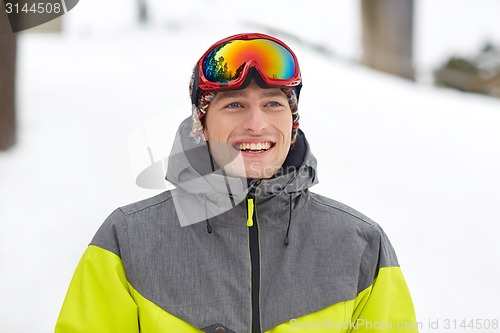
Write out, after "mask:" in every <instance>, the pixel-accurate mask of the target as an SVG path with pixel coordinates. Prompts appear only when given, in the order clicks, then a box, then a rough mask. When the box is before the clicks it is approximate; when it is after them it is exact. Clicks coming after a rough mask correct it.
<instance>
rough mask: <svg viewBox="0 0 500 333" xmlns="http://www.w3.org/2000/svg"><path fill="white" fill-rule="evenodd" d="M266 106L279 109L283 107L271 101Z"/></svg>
mask: <svg viewBox="0 0 500 333" xmlns="http://www.w3.org/2000/svg"><path fill="white" fill-rule="evenodd" d="M267 105H269V106H270V107H273V108H275V107H280V106H283V104H281V103H280V102H276V101H271V102H269V103H267Z"/></svg>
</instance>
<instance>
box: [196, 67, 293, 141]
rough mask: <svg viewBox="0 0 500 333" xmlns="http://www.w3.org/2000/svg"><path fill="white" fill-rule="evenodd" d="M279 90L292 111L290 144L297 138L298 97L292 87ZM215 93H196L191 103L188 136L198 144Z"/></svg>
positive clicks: (202, 138) (203, 137)
mask: <svg viewBox="0 0 500 333" xmlns="http://www.w3.org/2000/svg"><path fill="white" fill-rule="evenodd" d="M194 79H195V74H194V72H193V75H192V76H191V80H190V83H189V95H190V96H191V95H192V92H193V85H194ZM281 91H283V93H285V95H286V97H287V99H288V104H289V105H290V110H291V111H292V140H291V142H290V144H293V143H294V142H295V140H296V138H297V132H298V129H299V118H300V117H299V110H298V105H297V102H298V99H297V93H296V91H295V89H294V88H288V87H287V88H281ZM216 94H217V93H216V92H212V91H201V92H200V93H199V94H198V100H197V103H196V104H193V105H192V116H191V117H192V119H193V126H192V128H191V134H190V136H191V137H192V138H193V139H194V140H195V142H196V143H197V144H198V143H200V141H201V140H205V136H204V134H203V117H204V116H205V114H206V113H207V111H208V107H209V106H210V102H211V101H212V99H213V98H214V97H215V95H216Z"/></svg>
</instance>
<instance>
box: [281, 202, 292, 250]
mask: <svg viewBox="0 0 500 333" xmlns="http://www.w3.org/2000/svg"><path fill="white" fill-rule="evenodd" d="M289 208H290V209H289V213H288V227H287V228H286V236H285V240H284V242H283V243H284V244H285V245H288V243H289V242H288V232H289V231H290V224H291V223H292V195H291V194H290V207H289Z"/></svg>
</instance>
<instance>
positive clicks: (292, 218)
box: [55, 120, 418, 333]
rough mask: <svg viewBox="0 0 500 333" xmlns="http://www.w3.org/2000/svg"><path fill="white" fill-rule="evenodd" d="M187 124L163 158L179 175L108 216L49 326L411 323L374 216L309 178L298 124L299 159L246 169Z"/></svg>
mask: <svg viewBox="0 0 500 333" xmlns="http://www.w3.org/2000/svg"><path fill="white" fill-rule="evenodd" d="M189 129H190V123H189V120H186V121H184V122H183V123H182V124H181V126H180V128H179V131H178V132H177V135H176V139H175V142H174V146H173V148H172V153H171V155H170V158H169V161H168V171H167V179H168V180H169V181H170V182H172V183H173V184H174V185H176V189H175V190H171V191H166V192H164V193H161V194H159V195H157V196H154V197H152V198H149V199H146V200H143V201H140V202H137V203H134V204H131V205H127V206H124V207H120V208H118V209H116V210H115V211H114V212H113V213H112V214H111V215H110V216H109V217H108V218H107V219H106V221H105V222H104V223H103V224H102V226H101V227H100V229H99V230H98V231H97V233H96V235H95V236H94V238H93V239H92V241H91V243H90V245H89V246H88V248H87V249H86V251H85V253H84V254H83V257H82V258H81V260H80V262H79V264H78V266H77V268H76V271H75V273H74V276H73V278H72V281H71V283H70V286H69V289H68V292H67V295H66V298H65V300H64V304H63V306H62V309H61V312H60V315H59V318H58V321H57V324H56V329H55V332H56V333H77V332H78V333H82V332H89V333H100V332H119V333H137V332H144V333H153V332H158V333H159V332H164V333H195V332H216V333H223V332H227V333H229V332H237V333H248V332H251V333H255V332H268V333H285V332H389V331H390V332H417V331H418V329H417V328H418V326H417V323H416V319H415V314H414V308H413V304H412V300H411V297H410V293H409V291H408V287H407V285H406V282H405V279H404V277H403V274H402V272H401V269H400V267H399V265H398V261H397V258H396V254H395V252H394V249H393V248H392V246H391V244H390V242H389V240H388V238H387V236H386V234H385V233H384V231H383V230H382V228H381V227H380V226H379V225H378V224H376V223H375V222H373V221H372V220H370V219H369V218H367V217H366V216H364V215H362V214H361V213H359V212H357V211H356V210H354V209H352V208H350V207H348V206H346V205H344V204H341V203H339V202H337V201H334V200H332V199H328V198H326V197H324V196H321V195H318V194H315V193H313V192H311V191H310V190H309V188H310V187H311V186H312V185H314V184H316V183H317V176H316V170H317V166H316V159H315V158H314V156H313V154H312V153H311V150H310V147H309V145H308V143H307V140H306V139H305V136H304V134H303V133H302V132H300V133H299V139H297V142H296V143H295V144H294V147H293V148H292V149H291V151H290V153H289V157H288V158H287V161H289V160H291V161H292V162H291V164H293V163H294V162H293V159H294V158H295V159H296V160H297V156H299V158H298V160H299V162H298V164H297V166H298V168H294V170H292V171H290V170H288V171H285V172H281V173H279V174H277V175H276V176H275V177H273V178H270V179H263V180H253V181H248V182H246V181H244V180H242V179H239V178H231V177H228V176H227V175H225V174H224V173H223V172H222V170H220V169H218V168H217V167H216V166H214V163H213V161H211V159H210V156H209V154H208V149H207V147H206V146H205V147H203V145H202V146H199V145H198V146H197V145H194V144H192V143H190V141H189V140H188V138H187V137H188V133H189ZM208 160H210V161H208ZM287 163H288V164H290V162H286V163H285V164H287Z"/></svg>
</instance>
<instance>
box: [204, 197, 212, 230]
mask: <svg viewBox="0 0 500 333" xmlns="http://www.w3.org/2000/svg"><path fill="white" fill-rule="evenodd" d="M203 203H204V205H203V206H204V207H205V216H206V218H205V223H206V224H207V232H208V233H209V234H211V233H212V226H211V225H210V219H209V218H208V216H207V200H206V198H205V200H204V201H203Z"/></svg>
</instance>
